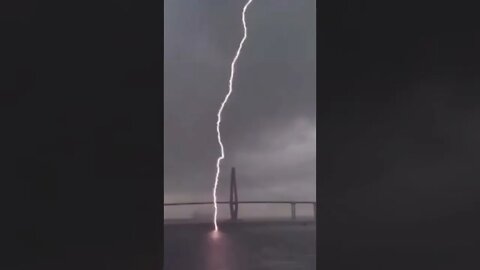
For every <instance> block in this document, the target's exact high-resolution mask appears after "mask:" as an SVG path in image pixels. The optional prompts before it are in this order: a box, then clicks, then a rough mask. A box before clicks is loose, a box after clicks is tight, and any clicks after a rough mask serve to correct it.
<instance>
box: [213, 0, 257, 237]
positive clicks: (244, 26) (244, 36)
mask: <svg viewBox="0 0 480 270" xmlns="http://www.w3.org/2000/svg"><path fill="white" fill-rule="evenodd" d="M252 1H253V0H248V2H247V3H246V4H245V6H244V7H243V11H242V22H243V38H242V41H240V45H239V46H238V49H237V53H236V54H235V57H234V58H233V61H232V64H231V72H230V79H229V81H228V93H227V95H226V96H225V99H224V100H223V102H222V105H220V109H219V110H218V113H217V139H218V144H219V145H220V153H221V155H220V157H218V159H217V172H216V174H215V184H214V186H213V207H214V209H215V212H214V215H213V224H214V225H215V231H218V225H217V214H218V207H217V186H218V176H219V175H220V163H221V161H222V160H223V159H224V158H225V152H224V149H223V143H222V136H221V134H220V123H221V122H222V111H223V108H224V107H225V104H226V103H227V101H228V98H229V97H230V95H231V94H232V91H233V88H232V82H233V75H234V74H235V63H236V62H237V59H238V57H239V56H240V52H241V51H242V47H243V43H244V42H245V40H246V39H247V23H246V22H245V12H246V11H247V8H248V6H249V5H250V3H252Z"/></svg>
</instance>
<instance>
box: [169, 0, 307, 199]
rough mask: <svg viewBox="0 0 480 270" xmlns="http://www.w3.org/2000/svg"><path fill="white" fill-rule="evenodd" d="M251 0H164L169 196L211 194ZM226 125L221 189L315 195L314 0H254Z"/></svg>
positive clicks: (270, 195) (245, 194) (250, 195)
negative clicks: (234, 186)
mask: <svg viewBox="0 0 480 270" xmlns="http://www.w3.org/2000/svg"><path fill="white" fill-rule="evenodd" d="M244 4H245V3H244V1H236V0H230V1H212V0H207V1H205V0H202V1H198V0H186V1H173V0H168V1H165V19H164V20H165V24H164V27H165V36H164V42H165V47H164V57H165V58H164V70H165V71H164V72H165V73H164V84H165V88H164V104H165V107H164V121H165V122H164V138H165V139H164V140H165V141H164V146H165V152H164V166H165V168H164V169H165V172H164V177H165V184H164V195H165V197H164V200H165V202H171V201H193V200H199V199H202V200H211V188H212V185H213V181H214V176H215V161H216V158H217V157H218V155H219V146H218V144H217V141H216V131H215V122H216V112H217V110H218V108H219V106H220V103H221V101H222V100H223V98H224V96H225V94H226V93H227V90H228V78H229V74H230V63H231V61H232V59H233V56H234V53H235V51H236V49H237V47H238V44H239V42H240V40H241V38H242V35H243V29H242V25H241V11H242V7H243V5H244ZM246 20H247V27H248V38H247V40H246V42H245V44H244V47H243V50H242V54H241V55H240V58H239V60H238V62H237V65H236V74H235V78H234V82H233V94H232V95H231V97H230V99H229V102H228V103H227V105H226V107H225V109H224V113H223V122H222V126H221V132H222V138H223V142H224V146H225V152H226V158H225V160H224V162H223V165H222V173H221V175H220V184H219V191H218V195H219V198H220V199H227V198H228V188H229V174H230V168H231V167H232V166H235V167H236V168H237V182H238V189H239V198H240V200H247V199H258V200H281V199H297V200H315V48H316V47H315V46H316V45H315V39H316V36H315V1H312V0H301V1H289V0H262V1H254V2H253V3H252V4H251V5H250V7H249V9H248V11H247V14H246Z"/></svg>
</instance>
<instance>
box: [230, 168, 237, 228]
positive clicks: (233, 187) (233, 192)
mask: <svg viewBox="0 0 480 270" xmlns="http://www.w3.org/2000/svg"><path fill="white" fill-rule="evenodd" d="M230 218H231V219H232V220H237V218H238V193H237V179H236V175H235V167H233V168H232V173H231V175H230Z"/></svg>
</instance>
